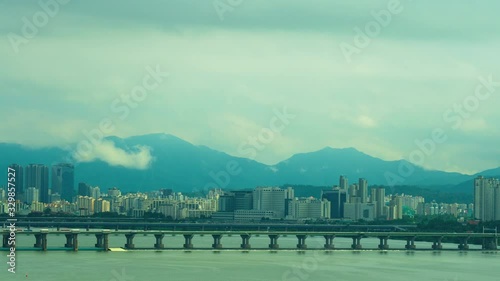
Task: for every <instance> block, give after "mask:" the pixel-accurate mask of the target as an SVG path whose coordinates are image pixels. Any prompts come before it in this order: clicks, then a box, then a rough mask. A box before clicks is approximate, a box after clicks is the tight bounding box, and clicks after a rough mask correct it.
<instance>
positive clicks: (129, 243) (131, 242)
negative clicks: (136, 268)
mask: <svg viewBox="0 0 500 281" xmlns="http://www.w3.org/2000/svg"><path fill="white" fill-rule="evenodd" d="M125 237H126V238H127V243H126V244H125V248H126V249H133V248H135V245H134V237H135V233H127V234H125Z"/></svg>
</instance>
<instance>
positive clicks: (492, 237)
mask: <svg viewBox="0 0 500 281" xmlns="http://www.w3.org/2000/svg"><path fill="white" fill-rule="evenodd" d="M1 234H2V237H3V239H2V248H9V247H10V246H9V245H8V241H9V238H10V237H11V235H12V234H11V232H9V231H8V230H4V231H2V232H1ZM16 234H17V235H21V234H22V235H33V236H34V238H35V244H34V245H33V246H34V248H37V249H41V250H43V251H47V239H48V236H50V235H65V236H66V244H65V245H64V247H66V248H68V249H71V250H73V251H78V235H79V234H85V235H95V237H96V244H95V248H96V249H99V250H104V251H108V250H109V235H110V234H113V235H124V237H125V245H124V248H125V249H134V248H135V245H134V237H135V236H136V235H144V236H148V235H152V236H154V237H155V241H154V242H155V243H154V244H153V243H151V244H152V249H164V248H165V246H164V244H163V239H164V237H165V236H175V235H182V236H184V244H183V248H184V249H194V244H193V238H194V237H195V236H208V235H210V236H212V237H213V244H212V248H213V249H223V247H222V238H223V237H224V236H225V235H226V236H237V235H238V236H240V237H241V245H240V247H241V249H251V244H250V238H251V237H252V236H268V237H269V247H268V248H269V249H274V250H276V249H279V248H280V247H279V243H278V239H279V238H280V236H296V237H297V249H300V250H305V249H307V244H306V240H307V238H308V237H323V238H324V239H325V244H324V249H326V250H334V249H335V246H334V243H333V240H334V239H335V238H337V237H341V238H351V239H352V245H351V248H352V249H354V250H361V249H363V246H362V243H361V240H362V239H363V238H378V239H379V240H380V244H379V245H378V249H380V250H389V249H390V247H389V243H388V241H389V240H390V239H397V240H406V246H405V249H406V250H415V249H416V246H415V240H416V239H423V240H425V241H432V242H430V243H432V245H431V247H429V248H427V249H433V250H442V249H443V247H442V245H441V241H442V240H443V239H444V238H454V239H457V240H458V241H459V245H458V250H468V249H469V245H468V241H469V240H470V239H480V240H482V241H483V243H482V245H483V247H482V249H484V250H497V246H498V234H496V233H434V232H300V231H299V232H284V231H280V232H269V231H226V232H221V231H189V232H186V231H125V230H120V231H111V230H88V231H81V230H79V229H72V230H69V231H57V230H54V231H52V230H48V229H42V230H39V231H31V232H18V233H16ZM152 242H153V241H152Z"/></svg>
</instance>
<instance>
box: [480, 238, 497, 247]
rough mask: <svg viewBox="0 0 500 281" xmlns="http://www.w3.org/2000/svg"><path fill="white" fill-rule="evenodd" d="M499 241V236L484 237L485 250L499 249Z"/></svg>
mask: <svg viewBox="0 0 500 281" xmlns="http://www.w3.org/2000/svg"><path fill="white" fill-rule="evenodd" d="M497 247H498V241H497V238H496V237H495V238H484V239H483V250H497Z"/></svg>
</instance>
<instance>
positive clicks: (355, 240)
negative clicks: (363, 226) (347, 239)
mask: <svg viewBox="0 0 500 281" xmlns="http://www.w3.org/2000/svg"><path fill="white" fill-rule="evenodd" d="M351 248H353V249H354V250H361V249H363V246H361V236H358V237H352V245H351Z"/></svg>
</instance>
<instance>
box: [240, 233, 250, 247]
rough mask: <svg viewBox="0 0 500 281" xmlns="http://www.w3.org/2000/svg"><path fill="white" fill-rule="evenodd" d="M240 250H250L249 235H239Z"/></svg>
mask: <svg viewBox="0 0 500 281" xmlns="http://www.w3.org/2000/svg"><path fill="white" fill-rule="evenodd" d="M240 236H241V245H240V246H241V248H242V249H250V247H251V246H250V237H251V236H250V235H248V234H241V235H240Z"/></svg>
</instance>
